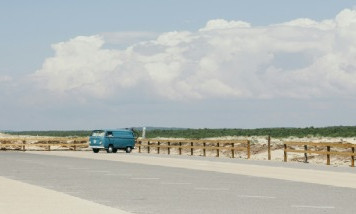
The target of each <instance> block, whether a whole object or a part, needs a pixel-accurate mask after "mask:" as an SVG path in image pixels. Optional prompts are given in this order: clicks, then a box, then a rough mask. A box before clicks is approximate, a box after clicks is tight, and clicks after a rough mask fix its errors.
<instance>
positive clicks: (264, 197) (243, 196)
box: [237, 195, 276, 199]
mask: <svg viewBox="0 0 356 214" xmlns="http://www.w3.org/2000/svg"><path fill="white" fill-rule="evenodd" d="M237 197H239V198H262V199H275V198H276V197H274V196H265V195H238V196H237Z"/></svg>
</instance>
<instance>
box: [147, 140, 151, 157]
mask: <svg viewBox="0 0 356 214" xmlns="http://www.w3.org/2000/svg"><path fill="white" fill-rule="evenodd" d="M150 145H151V143H150V141H147V153H148V154H150V150H151V147H150Z"/></svg>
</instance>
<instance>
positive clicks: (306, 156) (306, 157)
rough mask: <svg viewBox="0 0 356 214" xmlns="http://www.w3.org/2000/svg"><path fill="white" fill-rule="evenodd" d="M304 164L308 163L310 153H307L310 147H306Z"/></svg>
mask: <svg viewBox="0 0 356 214" xmlns="http://www.w3.org/2000/svg"><path fill="white" fill-rule="evenodd" d="M304 151H305V153H304V163H308V153H307V152H306V151H308V145H304Z"/></svg>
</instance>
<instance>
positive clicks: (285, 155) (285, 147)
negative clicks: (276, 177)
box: [284, 144, 287, 162]
mask: <svg viewBox="0 0 356 214" xmlns="http://www.w3.org/2000/svg"><path fill="white" fill-rule="evenodd" d="M284 162H287V144H284Z"/></svg>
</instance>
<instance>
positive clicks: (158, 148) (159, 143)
mask: <svg viewBox="0 0 356 214" xmlns="http://www.w3.org/2000/svg"><path fill="white" fill-rule="evenodd" d="M157 145H158V147H157V154H159V150H160V148H161V147H160V145H161V142H158V143H157Z"/></svg>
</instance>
